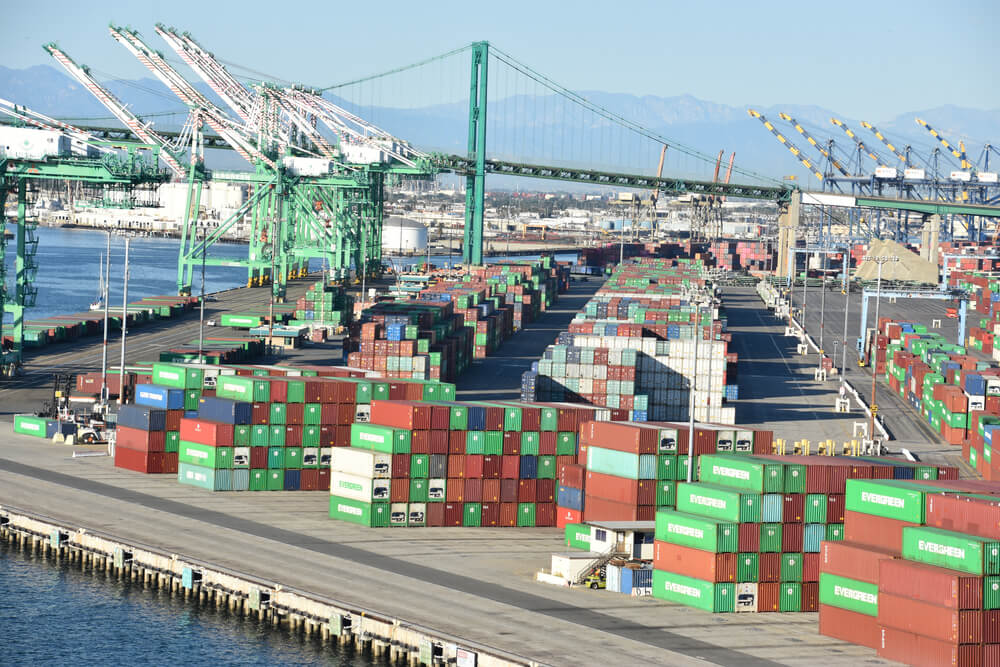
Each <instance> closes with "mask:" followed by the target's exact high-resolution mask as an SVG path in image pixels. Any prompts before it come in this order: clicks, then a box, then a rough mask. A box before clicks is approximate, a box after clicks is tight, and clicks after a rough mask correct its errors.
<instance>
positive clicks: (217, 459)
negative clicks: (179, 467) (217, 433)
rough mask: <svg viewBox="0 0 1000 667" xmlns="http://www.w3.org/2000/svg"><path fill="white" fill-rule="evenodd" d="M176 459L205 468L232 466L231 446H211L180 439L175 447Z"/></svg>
mask: <svg viewBox="0 0 1000 667" xmlns="http://www.w3.org/2000/svg"><path fill="white" fill-rule="evenodd" d="M177 461H178V462H180V463H190V464H192V465H196V466H203V467H206V468H232V467H233V448H232V447H212V446H211V445H202V444H200V443H197V442H188V441H187V440H181V441H180V444H179V446H178V449H177Z"/></svg>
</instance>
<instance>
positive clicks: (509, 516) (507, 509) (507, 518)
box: [498, 503, 517, 528]
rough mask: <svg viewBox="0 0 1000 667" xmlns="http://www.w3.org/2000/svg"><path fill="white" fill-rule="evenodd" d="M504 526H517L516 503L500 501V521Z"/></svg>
mask: <svg viewBox="0 0 1000 667" xmlns="http://www.w3.org/2000/svg"><path fill="white" fill-rule="evenodd" d="M498 525H500V526H503V527H504V528H512V527H514V526H517V503H500V523H499V524H498Z"/></svg>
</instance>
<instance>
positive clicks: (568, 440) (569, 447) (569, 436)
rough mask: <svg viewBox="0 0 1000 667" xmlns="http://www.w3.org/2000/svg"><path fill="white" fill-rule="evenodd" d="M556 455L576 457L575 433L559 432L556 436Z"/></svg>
mask: <svg viewBox="0 0 1000 667" xmlns="http://www.w3.org/2000/svg"><path fill="white" fill-rule="evenodd" d="M556 455H557V456H576V433H573V432H572V431H560V432H559V433H557V434H556Z"/></svg>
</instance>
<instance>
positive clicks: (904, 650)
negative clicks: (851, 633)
mask: <svg viewBox="0 0 1000 667" xmlns="http://www.w3.org/2000/svg"><path fill="white" fill-rule="evenodd" d="M876 627H878V626H876ZM876 650H877V651H878V655H879V657H880V658H886V659H887V660H895V661H896V662H902V663H905V664H907V665H912V666H913V667H941V666H942V665H955V666H957V667H979V665H980V664H981V663H982V652H983V647H982V646H978V645H964V646H963V645H960V644H953V643H949V642H943V641H940V640H938V639H932V638H931V637H924V636H921V635H916V634H913V633H912V632H906V631H905V630H896V629H894V628H887V627H882V628H881V632H880V637H879V643H878V646H877V647H876Z"/></svg>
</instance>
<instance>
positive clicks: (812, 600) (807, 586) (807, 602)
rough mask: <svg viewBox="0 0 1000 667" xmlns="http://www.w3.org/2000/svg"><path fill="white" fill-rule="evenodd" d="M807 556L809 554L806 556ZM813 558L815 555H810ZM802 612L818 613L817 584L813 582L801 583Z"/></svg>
mask: <svg viewBox="0 0 1000 667" xmlns="http://www.w3.org/2000/svg"><path fill="white" fill-rule="evenodd" d="M806 555H807V556H808V555H810V554H806ZM811 555H813V556H815V555H816V554H811ZM801 610H802V611H819V584H818V583H816V582H815V581H803V582H802V607H801Z"/></svg>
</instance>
